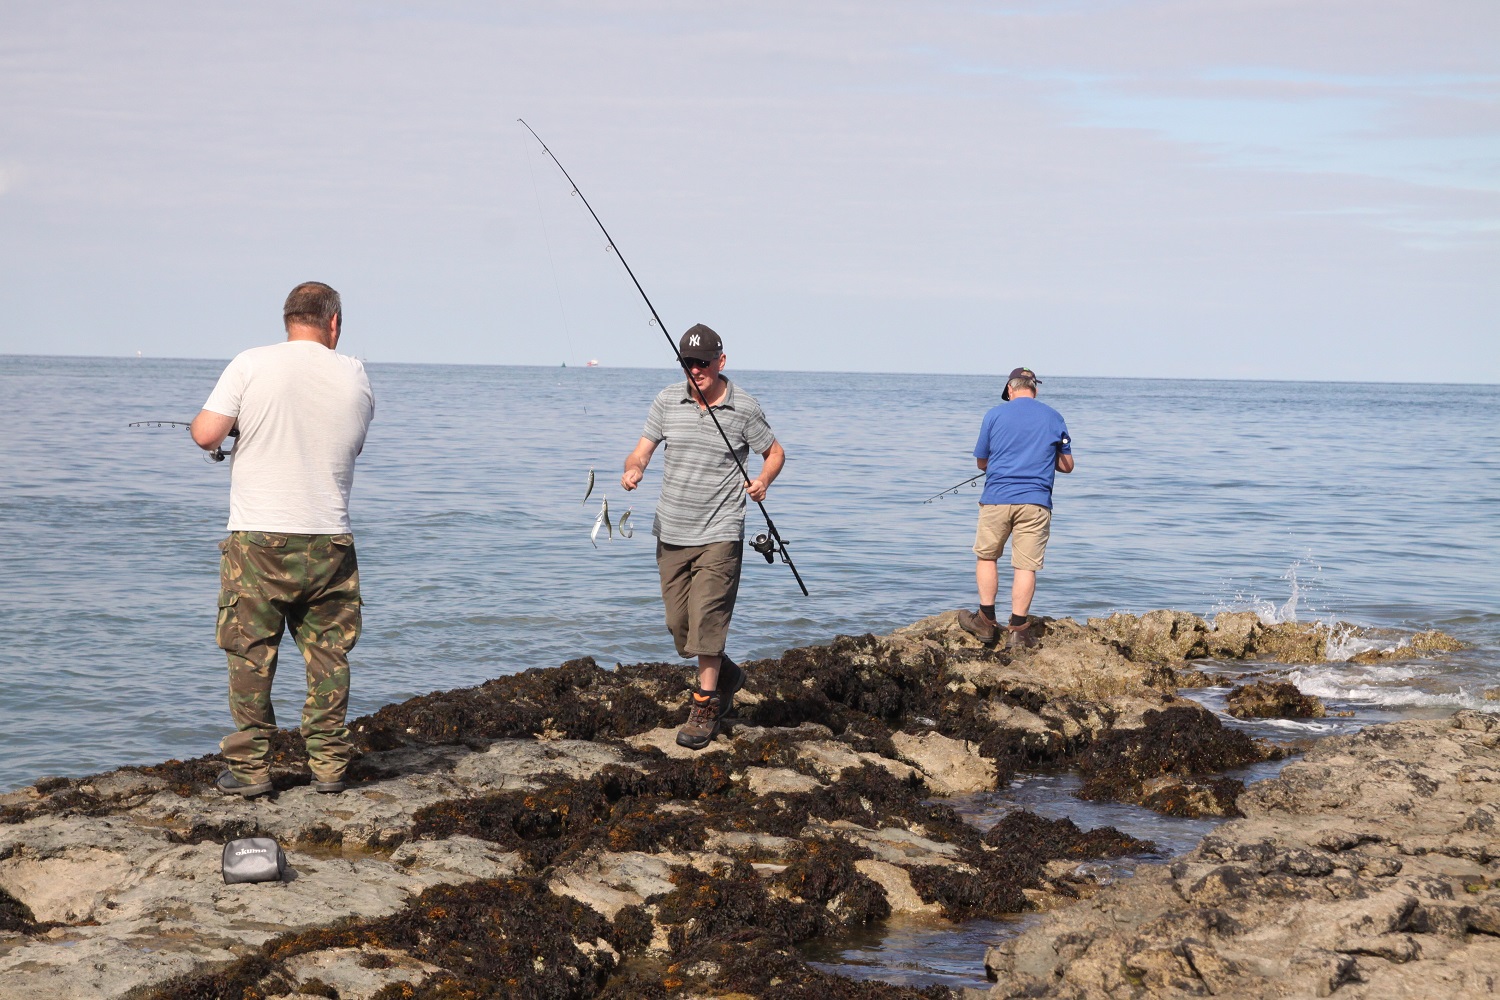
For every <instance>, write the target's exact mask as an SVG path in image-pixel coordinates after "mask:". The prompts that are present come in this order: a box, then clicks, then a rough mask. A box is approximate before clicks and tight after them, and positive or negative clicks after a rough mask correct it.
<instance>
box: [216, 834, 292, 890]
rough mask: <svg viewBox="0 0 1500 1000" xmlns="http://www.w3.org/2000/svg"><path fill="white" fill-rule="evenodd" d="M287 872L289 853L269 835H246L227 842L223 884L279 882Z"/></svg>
mask: <svg viewBox="0 0 1500 1000" xmlns="http://www.w3.org/2000/svg"><path fill="white" fill-rule="evenodd" d="M285 875H286V852H285V851H283V850H282V849H281V845H280V844H278V843H276V841H274V840H272V839H271V838H270V837H246V838H244V839H243V840H231V841H230V842H229V843H227V844H225V845H224V884H225V885H232V884H233V883H235V882H279V881H281V879H282V878H283V877H284V876H285Z"/></svg>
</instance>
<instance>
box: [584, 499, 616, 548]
mask: <svg viewBox="0 0 1500 1000" xmlns="http://www.w3.org/2000/svg"><path fill="white" fill-rule="evenodd" d="M600 528H603V529H604V530H605V531H606V532H608V534H609V540H610V541H614V540H615V526H614V525H613V524H611V523H610V522H609V497H605V498H604V506H602V507H600V508H599V516H598V517H596V518H594V530H593V531H591V532H589V541H590V542H592V543H593V545H594V548H596V549H597V548H598V547H599V529H600Z"/></svg>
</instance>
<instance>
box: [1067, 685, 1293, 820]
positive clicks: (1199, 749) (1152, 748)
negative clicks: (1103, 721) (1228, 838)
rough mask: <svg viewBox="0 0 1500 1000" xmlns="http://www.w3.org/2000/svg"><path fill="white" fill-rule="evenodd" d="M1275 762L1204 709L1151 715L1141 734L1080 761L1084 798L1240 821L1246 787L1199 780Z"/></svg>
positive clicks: (1128, 733)
mask: <svg viewBox="0 0 1500 1000" xmlns="http://www.w3.org/2000/svg"><path fill="white" fill-rule="evenodd" d="M1269 756H1270V752H1269V751H1268V750H1266V749H1264V748H1262V747H1260V746H1258V745H1257V744H1256V743H1255V742H1254V741H1253V740H1251V739H1250V737H1248V736H1246V735H1245V734H1244V733H1242V732H1239V731H1238V730H1233V729H1226V728H1224V726H1222V725H1221V724H1220V723H1219V720H1218V719H1216V718H1214V716H1213V715H1212V714H1211V713H1209V712H1207V711H1204V710H1203V709H1201V708H1198V707H1196V706H1195V707H1192V708H1188V707H1185V706H1183V707H1174V708H1167V709H1163V710H1161V711H1148V712H1146V713H1145V717H1144V725H1143V726H1142V727H1141V728H1139V729H1125V730H1116V731H1113V732H1110V733H1107V734H1105V735H1104V736H1101V737H1100V738H1098V739H1096V740H1095V741H1094V742H1093V743H1092V744H1090V745H1089V747H1088V748H1087V749H1086V750H1084V751H1083V753H1082V754H1080V755H1079V759H1078V771H1079V774H1080V775H1081V776H1082V777H1083V787H1082V788H1080V789H1079V790H1078V797H1079V798H1081V799H1093V800H1100V801H1118V802H1134V803H1137V804H1140V805H1145V806H1147V807H1149V808H1153V809H1156V810H1158V811H1160V812H1166V813H1168V814H1169V815H1177V816H1199V815H1220V816H1236V815H1239V812H1238V810H1237V809H1236V808H1235V806H1234V798H1235V797H1236V796H1237V795H1238V794H1239V792H1240V791H1241V790H1243V788H1244V785H1243V784H1242V783H1241V782H1239V781H1237V780H1235V779H1232V778H1220V779H1216V780H1214V781H1210V782H1201V781H1197V780H1195V779H1198V778H1201V777H1205V776H1209V775H1216V774H1220V773H1222V772H1224V771H1227V770H1229V769H1230V768H1234V767H1241V766H1244V765H1246V764H1254V763H1258V762H1260V761H1263V760H1266V759H1268V758H1269ZM1165 779H1174V780H1165Z"/></svg>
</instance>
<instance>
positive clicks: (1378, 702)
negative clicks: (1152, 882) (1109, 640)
mask: <svg viewBox="0 0 1500 1000" xmlns="http://www.w3.org/2000/svg"><path fill="white" fill-rule="evenodd" d="M247 346H249V345H247ZM1009 364H1010V363H1009V362H1008V361H1006V362H1004V363H1001V364H998V365H997V366H996V367H997V368H1001V369H1008V367H1009ZM223 365H224V362H223V361H222V360H215V361H203V360H155V359H134V358H130V359H126V358H55V357H15V356H12V357H0V539H3V542H4V544H3V545H0V629H3V634H4V640H3V642H0V668H3V671H4V673H3V676H4V678H5V686H4V688H3V691H0V790H4V789H10V788H15V787H18V786H20V785H23V784H26V783H29V782H30V781H32V780H34V779H35V778H36V777H38V776H40V775H44V774H69V775H81V774H86V773H90V772H95V771H100V770H104V769H108V768H112V767H117V766H120V765H122V764H132V763H134V764H145V763H153V762H156V761H159V760H163V759H166V758H169V757H193V756H198V755H200V754H205V753H212V752H214V751H215V750H216V748H217V742H218V739H219V738H220V737H221V736H222V735H224V733H225V732H226V731H227V724H228V708H227V704H226V693H225V683H226V680H225V667H224V659H223V654H222V653H221V652H220V651H219V650H218V649H217V648H216V647H215V646H214V638H213V632H214V616H215V610H216V596H217V593H218V583H217V571H218V551H217V548H216V544H217V542H218V541H219V540H220V539H221V538H222V537H223V535H224V521H225V517H226V514H227V509H228V480H229V477H228V471H229V468H228V463H224V464H218V465H216V464H213V463H210V462H208V461H206V460H205V458H204V456H203V454H202V452H200V451H199V450H198V449H197V448H196V447H194V446H193V445H192V442H191V440H190V439H189V437H188V435H187V432H186V431H185V430H182V429H180V428H179V429H168V428H162V429H147V428H129V427H127V424H129V423H130V422H132V421H141V420H184V421H185V420H188V419H190V418H191V417H192V416H193V415H194V414H196V413H197V411H198V409H199V408H200V407H201V406H202V403H203V401H204V400H205V399H206V398H207V396H208V393H209V391H210V390H211V389H212V387H213V384H214V381H215V379H216V378H217V377H218V374H219V372H220V371H221V370H222V368H223ZM368 370H369V374H370V381H371V383H372V384H373V386H374V389H375V395H376V400H377V403H376V411H375V421H374V423H373V425H372V426H371V429H370V435H369V439H368V441H367V442H366V445H365V450H364V454H363V455H362V456H361V457H360V460H359V466H358V471H357V474H356V479H355V486H354V496H353V501H352V515H353V519H354V525H355V534H356V540H357V545H358V549H359V556H360V576H361V583H362V588H363V592H364V597H365V618H364V620H365V631H364V634H363V636H362V638H361V640H360V643H359V646H358V647H357V648H356V649H355V650H354V653H353V655H352V657H351V661H352V669H353V691H352V696H351V706H350V708H351V715H360V714H365V713H368V712H371V711H374V710H375V709H377V708H379V707H380V706H381V705H384V704H386V703H388V702H392V701H397V700H400V699H404V698H407V697H410V696H412V695H415V694H420V693H425V692H428V691H433V690H438V689H445V688H452V687H458V686H465V685H472V684H477V683H480V682H481V681H484V680H486V679H488V678H490V677H494V676H497V675H500V674H508V673H514V672H516V671H520V670H525V669H527V668H530V667H546V666H553V665H556V664H558V663H560V662H562V661H564V660H568V659H573V658H575V657H579V656H593V657H595V658H596V659H597V660H598V661H599V662H600V663H602V664H606V665H609V664H613V663H616V662H638V661H646V660H672V659H674V654H673V650H672V646H671V642H670V640H669V638H668V636H667V634H666V632H665V629H664V628H663V626H662V622H661V608H660V602H659V599H658V593H657V579H656V570H655V563H654V560H653V542H652V538H651V535H650V523H651V510H652V506H653V504H654V502H655V499H656V492H657V488H658V485H659V483H660V463H661V456H660V455H659V454H658V456H657V458H656V459H655V461H654V462H653V466H652V468H651V469H650V470H649V471H648V472H647V475H646V479H645V482H644V483H643V485H642V488H641V489H639V490H637V491H635V492H633V493H629V494H627V493H625V492H624V491H623V490H622V489H621V488H620V486H619V471H620V466H621V462H622V461H623V459H624V456H625V455H626V453H627V452H629V451H630V449H631V448H632V446H633V445H634V444H635V442H636V440H637V438H638V437H639V435H640V432H641V427H642V424H643V422H644V420H645V414H646V409H647V407H648V405H649V404H650V402H651V399H652V398H653V397H654V396H655V394H656V393H657V391H658V390H660V389H661V388H662V387H663V386H665V385H666V384H668V383H669V382H671V381H674V378H675V377H680V376H674V373H673V372H671V371H669V370H665V369H661V370H650V369H604V368H592V369H581V368H522V367H481V366H438V365H388V364H370V365H369V366H368ZM728 374H729V375H730V376H731V377H733V378H736V379H737V380H739V382H740V384H741V385H742V386H743V387H744V388H746V389H748V390H749V391H750V392H752V393H753V394H754V395H755V396H756V397H757V398H758V399H759V400H760V401H761V403H762V405H763V406H764V407H765V410H766V412H767V414H768V416H769V418H770V421H771V425H772V427H773V428H774V429H775V431H776V434H777V437H778V439H779V440H780V441H781V442H782V444H783V446H784V447H785V448H786V452H787V465H786V470H785V472H784V473H783V474H782V476H781V478H780V479H779V480H778V481H777V482H776V484H775V485H774V486H773V487H772V488H771V492H770V495H769V497H768V500H767V504H766V506H767V509H768V510H769V512H770V513H771V515H772V517H774V518H775V521H776V526H777V527H778V528H779V529H780V531H781V533H782V535H783V536H784V537H785V538H786V539H787V541H788V547H789V549H790V551H791V553H792V556H793V558H794V559H795V560H796V564H797V567H798V569H799V570H800V571H801V573H802V576H803V578H804V579H805V580H806V581H807V585H808V589H809V591H810V596H808V597H803V596H802V595H801V593H800V591H799V590H798V589H797V587H796V584H795V582H794V580H793V579H792V575H791V573H790V572H789V571H788V569H787V568H786V566H784V565H781V564H779V563H778V564H776V565H767V564H766V563H765V562H764V561H763V560H762V559H761V558H760V557H759V556H757V555H756V554H755V553H753V552H751V553H747V559H746V563H745V567H746V569H745V578H744V583H743V585H742V587H741V591H740V601H739V605H738V608H737V610H736V613H735V622H734V627H733V629H732V632H731V639H730V645H729V651H730V653H731V654H732V655H734V656H735V657H736V658H737V659H740V660H742V661H743V660H747V659H753V658H755V657H763V656H775V655H778V654H779V653H781V652H782V651H783V650H784V649H787V648H789V647H792V646H800V645H806V644H810V643H817V642H826V641H828V640H829V639H831V638H832V637H834V636H835V635H837V634H839V633H846V634H858V633H863V632H876V633H880V632H886V631H889V630H890V629H892V628H895V627H897V626H900V625H904V624H907V623H909V622H911V621H914V620H916V619H917V618H920V617H923V616H925V615H929V614H933V613H936V612H939V611H943V610H946V609H950V608H955V607H960V606H970V605H972V604H974V602H975V595H974V582H973V556H972V553H971V551H970V548H969V547H970V545H971V544H972V542H973V532H974V521H975V515H976V506H975V505H976V503H977V501H978V498H979V490H978V489H977V488H974V487H968V486H965V487H961V488H960V489H959V490H958V491H957V492H956V493H953V494H950V495H948V496H944V497H941V498H939V499H937V500H934V501H932V502H931V503H924V502H923V501H924V500H925V499H927V498H928V497H930V496H932V495H933V494H935V493H938V492H940V491H941V490H943V489H945V488H946V487H949V486H952V485H954V484H955V483H958V482H960V481H962V480H964V479H966V478H967V477H969V476H970V475H972V474H973V472H974V471H975V469H974V463H973V458H972V454H971V453H972V448H973V445H974V440H975V437H976V436H977V432H978V428H979V421H980V418H981V417H982V416H983V414H984V411H985V410H986V409H987V408H988V407H990V406H993V405H995V404H996V403H998V402H999V392H1000V389H1001V388H1002V382H1001V377H1000V376H995V375H964V376H933V375H890V374H848V373H818V372H764V371H750V372H743V373H741V372H736V371H733V370H731V371H729V372H728ZM1042 378H1043V383H1042V387H1041V397H1040V398H1041V399H1042V400H1043V401H1044V402H1047V403H1049V404H1050V405H1052V406H1055V407H1056V408H1057V409H1058V410H1060V411H1061V412H1062V414H1063V415H1064V417H1065V418H1066V420H1067V422H1068V428H1069V431H1070V433H1071V434H1072V437H1073V442H1074V452H1075V456H1076V460H1077V471H1076V472H1075V473H1073V474H1072V475H1071V476H1059V477H1058V484H1057V489H1056V493H1055V497H1054V499H1055V518H1054V521H1053V529H1052V538H1051V542H1050V543H1049V547H1048V551H1047V563H1046V568H1045V569H1044V570H1043V571H1042V573H1041V574H1040V578H1039V584H1038V589H1037V598H1036V602H1035V604H1034V605H1033V611H1034V613H1037V614H1044V615H1051V616H1056V617H1061V616H1065V615H1071V616H1074V617H1079V618H1082V617H1085V616H1092V615H1104V614H1108V613H1110V612H1112V611H1117V610H1126V611H1134V612H1143V611H1148V610H1151V609H1154V608H1177V609H1181V610H1186V611H1193V612H1196V613H1199V614H1203V615H1211V614H1212V613H1214V612H1216V611H1220V610H1235V609H1242V608H1248V609H1253V610H1256V611H1258V612H1259V613H1260V614H1261V615H1262V617H1263V618H1265V619H1266V620H1268V621H1273V620H1288V619H1297V620H1301V621H1311V620H1317V621H1326V622H1329V623H1333V622H1336V621H1346V622H1353V623H1357V624H1360V625H1371V626H1380V627H1387V628H1392V629H1402V630H1417V629H1426V628H1433V627H1436V628H1441V629H1443V630H1445V631H1447V632H1450V633H1452V634H1453V635H1455V636H1457V637H1459V638H1460V639H1462V640H1464V641H1465V642H1466V643H1468V644H1469V648H1467V649H1465V650H1463V651H1460V652H1457V653H1447V654H1442V655H1439V656H1432V657H1415V658H1410V659H1398V660H1396V661H1388V662H1383V663H1381V664H1379V665H1375V666H1361V665H1357V664H1354V663H1351V662H1348V661H1347V660H1346V661H1344V662H1333V663H1328V664H1321V665H1317V666H1311V667H1302V668H1298V669H1296V670H1295V671H1294V673H1293V679H1294V680H1295V681H1296V682H1297V684H1298V685H1299V686H1300V687H1301V688H1302V689H1303V690H1304V691H1307V692H1310V693H1313V694H1317V695H1319V696H1320V697H1323V698H1325V699H1327V700H1328V701H1329V702H1331V704H1332V706H1333V707H1334V708H1336V709H1341V710H1349V711H1354V712H1355V713H1356V714H1355V716H1354V717H1353V718H1352V719H1328V720H1316V721H1288V722H1264V723H1257V725H1258V726H1260V727H1262V730H1263V731H1265V732H1271V733H1274V732H1277V731H1278V730H1279V734H1280V735H1283V736H1307V735H1314V736H1315V735H1323V734H1327V733H1330V732H1335V731H1338V730H1339V729H1340V728H1350V727H1353V726H1358V725H1363V724H1366V723H1368V722H1371V721H1382V720H1386V719H1392V718H1400V717H1403V716H1410V715H1413V714H1428V715H1430V714H1441V713H1449V712H1452V711H1453V710H1454V709H1456V708H1459V707H1471V708H1479V709H1482V710H1492V709H1493V710H1500V701H1497V700H1492V699H1491V697H1490V695H1495V694H1500V690H1497V688H1500V567H1497V560H1496V555H1497V552H1500V420H1497V419H1496V413H1497V404H1500V387H1496V386H1483V385H1391V384H1376V385H1372V384H1350V383H1310V382H1232V381H1187V380H1147V379H1097V378H1088V379H1086V378H1068V377H1066V376H1061V375H1057V376H1054V375H1052V374H1050V373H1047V372H1043V373H1042ZM751 467H752V469H753V468H756V467H758V459H752V462H751ZM590 469H592V470H593V471H594V474H595V477H596V485H595V487H594V491H593V495H592V496H590V497H589V498H588V499H587V500H586V501H585V500H584V491H585V489H586V485H587V481H588V476H589V471H590ZM606 497H607V498H608V500H609V505H610V513H611V516H612V518H613V519H614V520H615V521H616V522H618V521H619V519H620V516H621V515H622V514H623V513H624V512H625V511H626V510H627V509H628V510H631V511H632V515H631V522H632V523H633V524H635V525H636V526H637V528H638V530H637V531H636V533H635V535H634V537H632V538H622V537H619V536H618V535H616V537H614V538H613V539H610V538H608V537H607V536H605V535H604V534H603V533H601V535H600V539H599V542H598V544H597V546H596V545H595V544H593V543H591V542H590V539H589V534H590V530H591V529H592V527H593V524H594V518H595V515H596V513H597V512H598V509H599V505H600V503H601V502H602V500H603V499H604V498H606ZM747 523H748V527H749V530H750V531H752V532H753V531H755V530H760V528H761V527H762V521H761V518H760V515H759V514H758V513H757V512H756V511H755V510H754V508H753V507H752V508H751V510H750V513H749V519H748V522H747ZM1358 648H1359V642H1358V640H1352V639H1349V640H1345V641H1344V642H1343V645H1342V647H1341V649H1342V652H1343V653H1344V654H1345V655H1352V654H1353V653H1354V652H1357V651H1358ZM284 652H286V653H287V654H288V655H287V656H286V657H285V658H284V659H283V661H282V662H283V674H284V676H283V677H282V678H281V680H280V682H279V683H278V684H277V686H276V694H275V703H276V710H277V713H278V719H279V721H280V723H281V724H282V725H284V726H293V727H294V726H295V725H296V723H297V719H298V713H299V710H300V705H301V700H302V699H301V692H300V688H301V686H302V685H301V681H300V674H301V670H300V663H299V657H298V656H297V654H296V652H295V649H294V648H293V647H292V645H291V643H290V641H288V642H287V643H286V648H285V650H284ZM1223 693H1224V692H1223V690H1220V691H1214V690H1210V691H1207V692H1194V694H1195V695H1197V696H1200V697H1202V698H1204V700H1205V701H1206V703H1208V704H1209V705H1210V707H1215V708H1218V707H1222V697H1223ZM1216 699H1217V700H1216ZM1065 784H1066V781H1065V779H1064V778H1062V777H1059V776H1046V775H1042V776H1036V777H1035V778H1033V779H1030V780H1029V781H1028V782H1023V783H1022V785H1020V786H1018V787H1017V789H1011V790H1007V792H1005V793H1001V794H999V796H998V797H997V799H996V800H995V801H994V802H991V803H988V804H986V803H983V802H981V803H979V804H977V805H976V806H974V808H975V809H976V810H978V813H979V814H984V815H989V816H992V817H993V816H996V815H998V814H999V813H1000V812H1001V811H1003V809H1005V808H1010V807H1013V806H1014V805H1015V803H1013V802H1010V801H1009V800H1008V799H1006V795H1010V796H1011V798H1015V797H1017V796H1019V797H1020V799H1021V800H1024V802H1025V803H1026V804H1028V807H1029V808H1037V809H1038V811H1043V812H1046V813H1047V814H1049V815H1063V814H1068V815H1073V816H1074V817H1075V819H1076V820H1077V821H1078V822H1079V824H1080V825H1081V826H1084V827H1088V826H1091V825H1098V823H1097V822H1094V820H1096V819H1099V820H1102V821H1105V822H1116V823H1117V825H1120V826H1121V828H1122V829H1127V832H1131V833H1134V834H1135V835H1137V836H1145V837H1148V838H1151V839H1156V840H1159V841H1161V840H1166V841H1167V842H1169V843H1175V842H1176V841H1173V840H1172V838H1174V837H1175V838H1177V839H1178V840H1181V839H1183V838H1188V839H1189V841H1190V840H1191V839H1193V838H1196V836H1198V835H1200V834H1199V833H1198V832H1195V830H1194V829H1193V828H1186V827H1174V826H1172V825H1171V824H1166V825H1163V822H1162V821H1161V820H1160V818H1152V817H1151V816H1150V814H1146V815H1144V816H1143V815H1137V814H1122V815H1114V814H1110V815H1109V816H1107V817H1105V816H1104V814H1102V813H1101V814H1099V815H1097V816H1096V815H1095V814H1094V813H1091V812H1090V811H1089V810H1090V809H1094V810H1097V809H1098V808H1099V807H1098V806H1097V805H1094V804H1085V803H1079V802H1077V801H1076V800H1074V799H1072V798H1071V796H1069V795H1068V790H1067V788H1066V787H1064V785H1065ZM1002 800H1004V801H1002ZM986 810H988V812H986ZM974 957H975V960H977V959H978V958H979V957H982V948H981V949H980V953H979V955H976V956H974ZM887 971H889V970H887ZM971 971H972V970H971ZM965 974H968V973H965ZM934 975H935V976H938V979H941V978H942V977H943V976H945V975H947V973H946V972H941V971H939V972H934ZM919 978H920V977H919ZM934 981H937V980H934Z"/></svg>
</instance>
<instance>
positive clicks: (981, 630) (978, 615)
mask: <svg viewBox="0 0 1500 1000" xmlns="http://www.w3.org/2000/svg"><path fill="white" fill-rule="evenodd" d="M958 627H959V628H961V629H963V630H964V631H965V632H967V633H969V634H970V635H972V636H973V637H974V638H976V639H978V640H979V641H980V642H982V643H984V644H985V645H986V646H988V645H989V644H990V643H992V642H994V641H995V640H996V639H998V638H999V637H1000V623H999V622H997V621H995V619H993V618H991V617H990V616H989V615H987V614H985V613H984V612H983V611H970V610H969V609H968V608H963V609H962V610H960V611H959V612H958Z"/></svg>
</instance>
